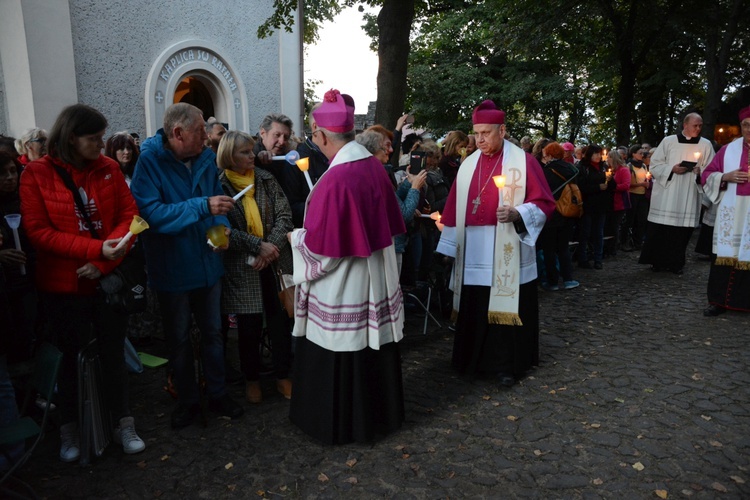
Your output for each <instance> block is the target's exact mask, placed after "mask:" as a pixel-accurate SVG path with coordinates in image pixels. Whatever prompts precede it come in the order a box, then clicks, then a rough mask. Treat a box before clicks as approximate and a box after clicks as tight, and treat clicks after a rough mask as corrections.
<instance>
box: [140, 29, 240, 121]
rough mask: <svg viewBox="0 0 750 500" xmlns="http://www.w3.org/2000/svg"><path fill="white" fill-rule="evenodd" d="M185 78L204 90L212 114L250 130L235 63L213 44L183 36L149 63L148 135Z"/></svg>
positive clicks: (147, 83) (147, 89)
mask: <svg viewBox="0 0 750 500" xmlns="http://www.w3.org/2000/svg"><path fill="white" fill-rule="evenodd" d="M186 79H194V80H195V82H197V83H199V84H200V86H201V87H202V89H203V90H202V92H204V93H205V95H204V96H202V97H201V98H202V99H210V101H211V104H212V106H213V111H214V113H213V116H215V117H216V118H217V119H218V120H219V121H220V122H223V123H227V124H229V128H231V129H235V130H244V131H247V130H249V113H248V104H247V93H246V92H245V88H244V85H243V84H242V82H241V81H240V80H239V78H238V77H237V72H236V70H235V66H234V65H233V64H232V63H231V62H230V61H228V60H227V58H226V57H223V56H222V55H221V54H220V51H219V50H218V48H216V47H214V46H213V45H212V44H210V43H208V42H205V41H202V40H186V41H183V42H180V43H177V44H175V45H172V46H171V47H169V48H168V49H166V50H165V51H164V52H162V54H161V55H160V56H159V57H158V58H157V60H156V61H155V62H154V64H153V65H152V66H151V71H150V72H149V75H148V79H147V80H146V100H145V102H146V132H147V134H148V136H152V135H154V134H155V133H156V131H157V130H158V129H160V128H161V127H162V122H163V119H164V111H165V110H166V109H167V107H168V106H169V105H170V104H172V103H173V102H174V100H175V94H176V93H178V88H179V87H180V84H181V83H182V82H183V81H184V80H186ZM199 107H200V106H199ZM204 118H208V116H205V117H204Z"/></svg>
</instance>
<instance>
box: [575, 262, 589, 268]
mask: <svg viewBox="0 0 750 500" xmlns="http://www.w3.org/2000/svg"><path fill="white" fill-rule="evenodd" d="M578 267H580V268H581V269H591V264H589V263H588V262H579V263H578Z"/></svg>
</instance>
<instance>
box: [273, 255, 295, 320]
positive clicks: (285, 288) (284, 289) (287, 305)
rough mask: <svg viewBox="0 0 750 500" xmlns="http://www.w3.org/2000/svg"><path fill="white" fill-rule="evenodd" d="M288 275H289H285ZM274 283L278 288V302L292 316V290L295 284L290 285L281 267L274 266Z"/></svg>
mask: <svg viewBox="0 0 750 500" xmlns="http://www.w3.org/2000/svg"><path fill="white" fill-rule="evenodd" d="M286 276H289V275H286ZM276 283H278V285H277V286H278V289H279V302H281V305H282V306H283V307H284V309H285V310H286V313H287V314H288V315H289V317H290V318H293V317H294V290H295V286H294V285H290V284H289V283H288V282H287V279H286V278H285V275H284V274H282V272H281V269H280V268H279V267H276Z"/></svg>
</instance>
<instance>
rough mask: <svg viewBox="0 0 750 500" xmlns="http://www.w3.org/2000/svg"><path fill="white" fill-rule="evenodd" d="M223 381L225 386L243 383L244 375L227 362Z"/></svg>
mask: <svg viewBox="0 0 750 500" xmlns="http://www.w3.org/2000/svg"><path fill="white" fill-rule="evenodd" d="M224 380H226V382H227V384H238V383H240V382H244V380H245V375H243V374H242V372H241V371H239V370H238V369H236V368H235V367H233V366H232V365H231V364H229V361H227V362H226V364H225V365H224Z"/></svg>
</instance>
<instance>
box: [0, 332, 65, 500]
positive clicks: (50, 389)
mask: <svg viewBox="0 0 750 500" xmlns="http://www.w3.org/2000/svg"><path fill="white" fill-rule="evenodd" d="M61 363H62V353H61V352H60V351H59V350H57V348H55V347H54V346H53V345H51V344H48V343H46V342H45V343H43V344H41V345H40V346H39V349H38V350H37V353H36V357H35V362H34V371H33V373H32V374H31V378H30V379H29V382H28V388H27V391H26V397H25V399H24V403H23V407H22V412H23V414H24V415H25V413H26V411H27V410H28V409H29V407H30V406H31V402H32V401H33V400H34V399H35V398H36V395H37V394H40V395H41V396H42V397H43V398H45V399H46V400H47V402H48V404H46V405H44V413H43V415H42V421H41V424H37V422H36V421H35V420H34V419H33V418H31V417H29V416H24V417H22V418H20V419H18V420H16V421H15V422H12V423H11V424H8V425H6V426H4V427H2V428H0V445H8V444H12V443H17V442H19V441H24V440H26V439H28V438H31V437H34V436H36V439H35V440H34V443H33V444H32V445H31V446H29V447H28V449H27V450H26V452H25V453H24V454H23V455H22V456H21V458H20V459H18V461H16V462H15V463H14V464H13V465H12V466H11V468H10V469H8V471H7V472H6V473H5V475H3V477H2V479H0V492H1V493H2V494H3V495H7V496H8V497H16V498H25V497H24V496H22V495H20V494H18V493H17V492H15V491H12V490H10V489H8V488H7V487H5V486H3V485H4V484H5V482H6V481H8V480H13V481H15V482H16V483H18V484H20V485H22V486H23V487H24V488H25V489H26V490H27V491H28V492H29V496H30V497H32V498H36V494H35V493H34V490H33V489H32V488H31V486H29V485H28V484H26V483H25V482H24V481H22V480H21V479H19V478H17V477H15V476H13V474H14V473H15V472H16V471H17V470H18V469H19V468H20V467H21V466H22V465H23V464H24V463H26V461H27V460H28V459H29V457H30V456H31V454H32V453H33V452H34V449H35V448H36V446H37V445H38V444H39V442H40V441H41V440H42V437H43V436H44V430H45V429H46V427H47V420H48V418H49V414H50V411H51V407H52V405H51V404H49V402H51V401H52V395H53V393H54V391H55V384H56V383H57V374H58V372H59V371H60V364H61ZM8 461H9V463H10V462H11V460H10V457H8Z"/></svg>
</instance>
